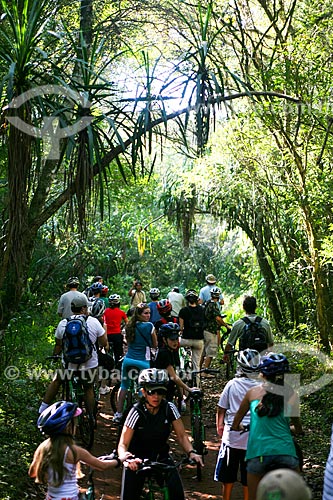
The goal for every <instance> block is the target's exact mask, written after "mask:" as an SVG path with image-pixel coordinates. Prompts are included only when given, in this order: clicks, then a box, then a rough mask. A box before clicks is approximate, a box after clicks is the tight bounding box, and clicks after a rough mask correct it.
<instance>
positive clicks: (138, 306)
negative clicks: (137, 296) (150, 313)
mask: <svg viewBox="0 0 333 500" xmlns="http://www.w3.org/2000/svg"><path fill="white" fill-rule="evenodd" d="M136 307H137V308H138V309H146V308H147V307H149V306H148V304H147V303H146V302H140V304H138V305H137V306H136Z"/></svg>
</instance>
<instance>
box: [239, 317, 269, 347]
mask: <svg viewBox="0 0 333 500" xmlns="http://www.w3.org/2000/svg"><path fill="white" fill-rule="evenodd" d="M261 320H262V318H261V317H260V316H256V318H255V320H254V321H251V320H250V319H249V318H248V317H247V316H246V317H245V318H242V321H244V323H245V325H244V328H243V333H242V335H241V336H240V338H239V350H240V351H243V350H244V349H255V350H257V351H259V352H261V351H264V350H265V349H267V346H268V344H267V333H266V330H265V329H264V328H263V326H262V325H261Z"/></svg>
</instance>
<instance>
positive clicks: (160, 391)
mask: <svg viewBox="0 0 333 500" xmlns="http://www.w3.org/2000/svg"><path fill="white" fill-rule="evenodd" d="M146 393H147V395H148V396H153V395H154V394H158V395H159V396H165V395H166V391H165V390H164V389H147V390H146Z"/></svg>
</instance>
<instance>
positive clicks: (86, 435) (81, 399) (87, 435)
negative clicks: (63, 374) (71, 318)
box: [47, 355, 99, 450]
mask: <svg viewBox="0 0 333 500" xmlns="http://www.w3.org/2000/svg"><path fill="white" fill-rule="evenodd" d="M47 359H50V360H52V361H59V360H61V359H62V357H61V356H60V355H54V356H48V357H47ZM61 383H62V392H61V398H62V400H64V401H72V402H73V403H77V405H78V406H79V407H80V408H81V410H82V413H81V415H79V416H78V417H77V419H78V426H77V427H78V431H79V436H80V440H81V443H82V446H83V447H84V448H86V449H87V450H90V449H91V447H92V446H93V444H94V437H95V428H96V419H97V412H98V401H99V388H98V385H97V384H96V383H95V382H94V399H95V404H94V410H93V412H91V411H88V410H87V408H86V404H85V391H84V385H83V381H82V380H81V378H80V374H79V371H74V372H73V375H72V377H71V378H70V379H68V378H62V380H61Z"/></svg>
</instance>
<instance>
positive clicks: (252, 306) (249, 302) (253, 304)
mask: <svg viewBox="0 0 333 500" xmlns="http://www.w3.org/2000/svg"><path fill="white" fill-rule="evenodd" d="M243 309H244V311H245V312H247V313H248V314H254V313H255V312H256V309H257V299H256V298H255V297H253V296H252V295H246V296H245V298H244V300H243Z"/></svg>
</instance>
